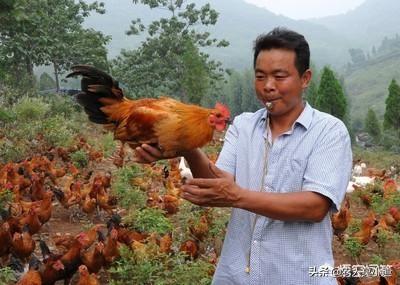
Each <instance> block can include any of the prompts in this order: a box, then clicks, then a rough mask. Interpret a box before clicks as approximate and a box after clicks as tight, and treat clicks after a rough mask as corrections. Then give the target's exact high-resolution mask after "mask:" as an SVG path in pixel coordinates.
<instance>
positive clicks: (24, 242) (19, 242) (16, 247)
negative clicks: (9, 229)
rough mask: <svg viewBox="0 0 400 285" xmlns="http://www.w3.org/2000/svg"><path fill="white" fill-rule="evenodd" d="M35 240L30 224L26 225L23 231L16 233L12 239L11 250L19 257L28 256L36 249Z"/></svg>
mask: <svg viewBox="0 0 400 285" xmlns="http://www.w3.org/2000/svg"><path fill="white" fill-rule="evenodd" d="M35 246H36V244H35V241H34V240H33V239H32V236H31V234H30V233H29V226H28V225H25V226H24V227H23V229H22V233H14V235H13V239H12V241H11V247H12V248H11V251H12V252H13V253H14V254H15V255H16V256H18V257H19V258H21V259H23V258H27V257H29V256H30V255H31V253H32V252H33V251H34V250H35Z"/></svg>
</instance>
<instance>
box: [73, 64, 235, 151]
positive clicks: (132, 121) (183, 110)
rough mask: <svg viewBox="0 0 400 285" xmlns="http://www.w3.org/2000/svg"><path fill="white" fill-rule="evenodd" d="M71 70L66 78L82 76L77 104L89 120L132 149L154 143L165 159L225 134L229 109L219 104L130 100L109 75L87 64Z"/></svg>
mask: <svg viewBox="0 0 400 285" xmlns="http://www.w3.org/2000/svg"><path fill="white" fill-rule="evenodd" d="M72 71H73V72H72V73H70V74H69V75H67V77H74V76H79V75H81V76H83V78H82V81H81V86H82V92H81V93H79V94H78V95H77V101H78V103H79V104H81V105H82V106H83V107H84V109H85V112H86V113H87V114H88V116H89V120H90V121H92V122H94V123H98V124H104V125H106V127H107V128H109V129H111V130H113V131H114V138H115V139H117V140H120V141H122V143H125V142H127V143H128V144H129V145H130V146H131V147H132V148H136V147H138V146H140V145H142V144H152V145H155V146H157V147H158V148H159V149H160V150H161V151H162V153H163V155H164V156H165V157H167V156H169V157H171V156H176V155H177V153H179V152H182V151H187V150H191V149H195V148H198V147H202V146H204V145H205V144H207V143H208V142H210V141H211V140H212V137H213V132H214V130H217V131H223V130H224V129H225V127H226V124H227V122H228V121H229V116H230V112H229V109H228V108H227V107H226V106H224V105H222V104H220V103H217V104H216V106H215V108H214V109H206V108H202V107H199V106H196V105H189V104H184V103H182V102H179V101H177V100H174V99H171V98H167V97H161V98H159V99H153V98H152V99H149V98H144V99H139V100H129V99H127V98H125V97H124V95H123V92H122V90H121V88H119V87H118V82H117V81H115V80H114V79H113V78H112V77H111V76H109V75H108V74H106V73H104V72H102V71H100V70H97V69H96V68H94V67H92V66H87V65H77V66H74V67H72Z"/></svg>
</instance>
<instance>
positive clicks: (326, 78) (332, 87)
mask: <svg viewBox="0 0 400 285" xmlns="http://www.w3.org/2000/svg"><path fill="white" fill-rule="evenodd" d="M316 108H317V109H319V110H321V111H323V112H326V113H329V114H331V115H333V116H335V117H337V118H339V119H341V120H345V116H346V109H347V102H346V97H345V96H344V92H343V88H342V86H341V85H340V83H339V81H338V80H337V79H336V77H335V75H334V73H333V71H332V70H331V69H330V68H329V67H327V66H325V67H324V69H323V70H322V75H321V81H320V85H319V88H318V99H317V101H316Z"/></svg>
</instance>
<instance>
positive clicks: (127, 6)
mask: <svg viewBox="0 0 400 285" xmlns="http://www.w3.org/2000/svg"><path fill="white" fill-rule="evenodd" d="M103 2H105V8H106V14H105V15H98V14H93V15H91V16H90V17H89V18H88V19H87V20H86V22H85V25H86V26H87V27H93V28H94V29H96V30H100V31H103V32H104V33H105V34H108V35H111V36H112V38H113V39H112V42H111V43H110V44H109V46H108V48H109V55H110V57H115V56H117V55H118V54H119V52H120V50H121V49H122V48H125V49H132V48H136V47H138V46H139V45H140V43H141V41H143V40H144V39H145V37H146V34H143V35H140V36H127V35H126V34H125V31H127V30H128V29H129V25H130V22H131V21H132V20H133V19H136V18H141V19H142V22H143V23H144V24H148V23H150V22H151V21H153V20H155V19H158V18H160V17H169V12H168V11H165V10H161V9H149V8H148V7H147V6H143V5H134V4H133V3H132V0H118V2H117V1H115V0H103ZM116 2H117V3H118V4H116ZM189 2H194V3H196V6H198V7H199V6H201V5H203V4H205V3H207V2H210V4H211V7H212V8H214V9H215V10H216V11H217V12H218V13H219V18H218V22H217V24H216V25H215V26H210V27H206V29H207V30H208V31H210V32H211V34H212V36H213V37H216V38H218V39H226V40H228V41H229V42H230V45H229V46H228V47H226V48H210V49H207V52H208V53H210V55H211V56H212V57H213V58H214V59H217V60H219V61H221V62H222V63H223V64H224V66H225V67H229V68H235V69H245V68H251V67H252V48H253V41H254V40H255V38H256V37H257V36H258V35H259V34H261V33H265V32H268V31H270V30H271V29H273V28H274V27H276V26H284V27H287V28H290V29H293V30H296V31H298V32H300V33H302V34H304V35H305V37H306V38H307V40H308V41H309V44H310V48H311V60H312V61H313V63H314V64H315V66H316V67H317V68H318V69H319V68H321V67H322V66H323V65H326V64H328V65H331V66H332V67H333V68H334V69H336V71H338V73H339V74H340V76H342V77H343V80H344V84H345V88H346V92H347V93H348V96H349V98H350V101H351V103H352V104H351V108H352V109H351V114H352V117H353V118H358V119H361V120H363V119H364V116H365V114H366V112H367V108H368V107H370V106H372V108H373V109H374V110H375V111H376V112H377V114H378V116H380V117H381V118H382V116H383V113H384V110H385V103H384V101H385V98H386V96H387V94H388V92H387V87H388V85H389V83H390V81H391V79H392V78H395V79H397V80H398V81H400V73H399V72H400V71H399V68H398V66H400V53H390V52H389V53H386V54H383V55H382V56H381V57H378V58H377V59H376V60H368V58H369V55H371V56H372V53H373V50H375V48H377V47H378V46H379V45H380V44H381V43H382V41H383V40H384V39H385V38H393V37H394V36H395V35H396V34H397V33H398V32H399V31H400V17H398V15H400V1H398V0H365V2H363V3H362V4H361V5H360V6H359V7H357V8H355V9H353V10H351V11H349V12H347V13H345V14H341V15H336V16H329V17H324V18H320V19H308V20H293V19H290V18H287V17H284V16H282V15H276V14H274V13H272V12H270V11H268V10H267V9H264V8H260V7H257V6H255V5H252V4H249V3H246V2H244V0H192V1H189ZM373 47H374V48H373ZM351 48H352V49H358V50H360V49H361V50H362V52H363V53H364V55H365V58H366V59H367V61H366V62H365V63H363V64H361V65H359V66H353V67H352V68H351V69H350V70H349V69H346V66H347V65H348V63H349V62H351V60H352V59H353V58H350V55H349V49H351ZM362 52H361V53H362Z"/></svg>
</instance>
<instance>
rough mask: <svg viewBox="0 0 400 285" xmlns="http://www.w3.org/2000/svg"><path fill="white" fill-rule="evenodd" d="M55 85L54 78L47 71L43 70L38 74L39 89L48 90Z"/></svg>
mask: <svg viewBox="0 0 400 285" xmlns="http://www.w3.org/2000/svg"><path fill="white" fill-rule="evenodd" d="M55 87H56V82H55V81H54V79H53V78H52V77H51V76H50V75H49V74H48V73H47V72H43V73H42V74H41V75H40V79H39V90H48V89H53V88H55Z"/></svg>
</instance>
